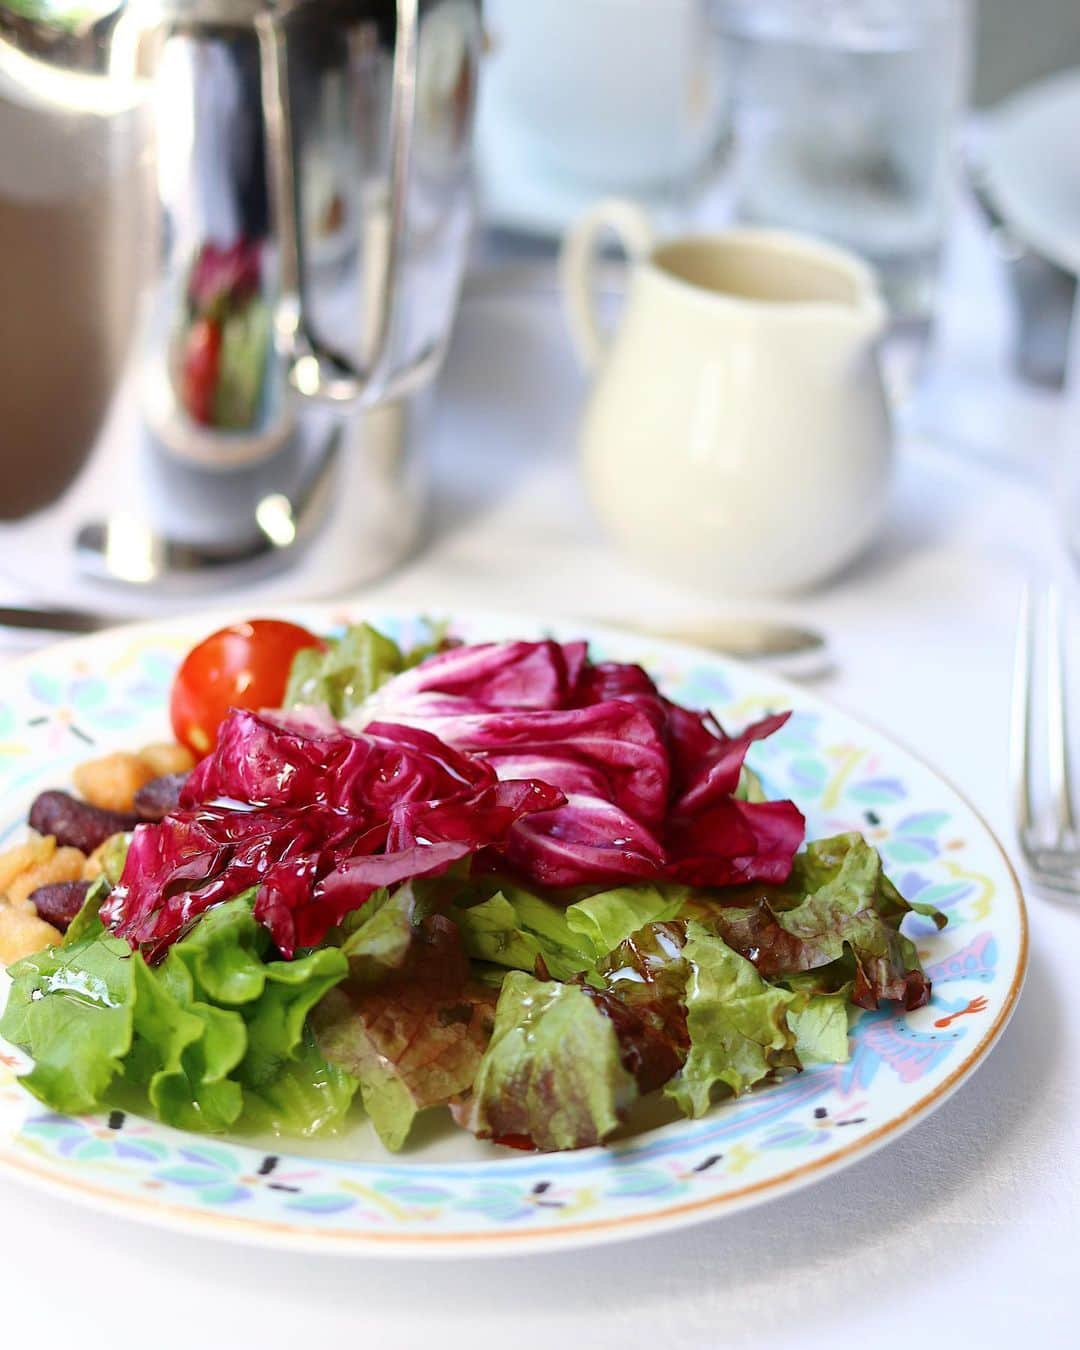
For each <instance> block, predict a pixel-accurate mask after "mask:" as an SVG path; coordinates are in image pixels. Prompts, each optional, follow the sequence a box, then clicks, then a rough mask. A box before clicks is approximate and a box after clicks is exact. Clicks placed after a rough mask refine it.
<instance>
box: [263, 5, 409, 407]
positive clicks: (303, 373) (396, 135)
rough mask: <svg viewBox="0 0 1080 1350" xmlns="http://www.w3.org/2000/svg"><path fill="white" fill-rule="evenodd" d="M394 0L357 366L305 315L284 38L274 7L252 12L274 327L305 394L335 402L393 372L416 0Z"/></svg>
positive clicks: (366, 394) (366, 397) (372, 387)
mask: <svg viewBox="0 0 1080 1350" xmlns="http://www.w3.org/2000/svg"><path fill="white" fill-rule="evenodd" d="M395 7H396V10H397V29H396V35H395V41H394V67H393V88H392V91H391V99H390V147H389V158H390V181H389V193H388V205H387V212H386V243H385V252H384V257H385V262H384V265H383V267H382V268H381V271H380V272H379V275H377V276H376V277H375V278H374V279H373V281H372V279H369V278H368V277H366V276H365V277H364V278H363V279H362V280H363V282H364V284H363V286H362V287H361V293H362V303H363V304H364V305H365V306H368V307H370V308H369V314H370V319H369V320H366V321H365V330H366V332H367V333H368V334H369V335H370V340H369V344H368V350H367V351H366V352H365V354H364V356H365V359H364V362H363V366H362V367H361V368H359V369H357V368H356V367H355V366H353V365H352V363H351V362H348V361H346V360H345V359H343V358H342V357H341V356H339V355H338V354H337V353H335V352H332V351H330V350H329V349H328V348H326V347H325V346H323V345H322V344H321V343H319V342H318V340H317V339H316V338H315V337H314V335H313V333H312V331H311V329H310V327H309V325H308V323H307V321H306V315H305V308H304V298H303V280H302V278H303V245H302V243H301V235H300V227H299V222H298V220H297V200H298V199H297V192H296V178H295V163H296V160H295V146H294V134H293V120H292V109H291V106H290V100H289V84H288V65H287V46H286V40H285V34H284V31H283V28H282V24H281V19H280V17H279V16H278V15H277V14H275V13H274V12H273V11H263V12H262V13H261V14H260V15H259V17H258V18H257V19H256V28H257V32H258V37H259V54H260V66H261V75H262V102H263V119H264V121H265V124H266V141H267V162H268V165H269V170H270V175H269V176H270V190H271V195H272V204H273V213H274V219H275V221H276V222H277V235H278V244H279V249H280V254H279V258H280V262H279V266H280V278H281V302H280V304H279V305H278V312H277V318H276V329H277V335H278V339H279V344H280V346H281V348H282V349H283V350H284V352H285V354H286V355H287V357H288V359H289V380H290V383H291V384H292V385H293V387H294V388H295V389H296V390H297V391H298V392H299V393H300V394H303V395H305V396H306V397H308V398H316V399H323V400H327V401H329V402H332V403H353V402H357V401H364V402H370V401H372V400H373V399H375V398H377V397H378V396H379V395H380V394H381V393H382V391H383V390H384V389H385V387H386V385H387V384H388V383H389V381H390V378H391V372H390V370H389V365H390V359H391V355H392V352H391V339H392V336H393V312H392V311H393V300H394V295H395V293H396V291H397V281H398V272H399V266H400V257H401V252H402V249H403V247H404V233H405V214H406V213H405V203H406V197H407V191H408V180H409V161H410V152H411V148H412V137H413V125H414V121H415V112H416V63H417V45H418V30H419V0H396V6H395Z"/></svg>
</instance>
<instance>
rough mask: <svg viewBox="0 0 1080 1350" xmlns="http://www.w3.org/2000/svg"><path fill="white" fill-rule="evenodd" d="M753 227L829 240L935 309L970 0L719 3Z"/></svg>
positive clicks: (741, 204) (891, 289)
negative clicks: (860, 255)
mask: <svg viewBox="0 0 1080 1350" xmlns="http://www.w3.org/2000/svg"><path fill="white" fill-rule="evenodd" d="M719 12H720V16H721V23H722V28H723V33H724V40H725V44H726V46H727V55H728V62H729V69H730V72H731V76H730V78H731V79H732V81H733V90H734V106H733V118H734V134H735V156H734V169H733V175H734V194H735V209H736V213H737V214H738V215H739V217H740V218H742V219H743V220H745V221H748V222H751V223H754V224H759V225H773V226H780V227H783V228H789V229H795V230H802V231H806V232H808V233H811V234H818V235H822V236H824V237H825V238H827V239H830V240H832V241H833V242H835V243H838V244H841V245H843V246H844V247H847V248H850V249H854V250H855V251H856V252H858V253H860V254H862V256H863V257H864V258H865V259H866V260H867V261H868V262H870V263H871V264H873V266H874V267H876V269H877V270H878V272H879V275H880V277H881V282H882V287H883V290H884V293H885V295H886V298H887V299H888V301H889V303H890V306H891V307H892V310H893V313H894V315H895V316H896V317H897V318H899V319H916V320H918V319H926V318H929V317H930V315H931V313H932V310H933V301H934V290H935V283H936V275H937V270H938V256H939V252H940V248H941V240H942V235H943V232H944V226H945V221H946V211H947V204H948V196H949V185H950V179H951V173H950V168H951V159H952V136H953V130H954V127H955V123H956V119H957V115H958V113H959V111H960V109H961V108H962V107H963V104H964V101H965V97H966V92H967V83H968V69H969V64H970V48H971V31H972V30H971V6H970V3H969V0H721V3H720V8H719Z"/></svg>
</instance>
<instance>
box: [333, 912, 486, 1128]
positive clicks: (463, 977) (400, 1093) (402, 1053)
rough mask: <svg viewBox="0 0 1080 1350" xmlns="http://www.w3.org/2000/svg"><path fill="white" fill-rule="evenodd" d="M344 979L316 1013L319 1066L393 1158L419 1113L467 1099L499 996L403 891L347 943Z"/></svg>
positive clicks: (442, 922) (447, 927) (442, 918)
mask: <svg viewBox="0 0 1080 1350" xmlns="http://www.w3.org/2000/svg"><path fill="white" fill-rule="evenodd" d="M344 952H345V955H346V957H347V959H348V961H349V968H350V973H349V978H348V979H347V980H346V981H344V982H343V983H342V984H340V985H339V986H338V987H337V988H335V989H333V990H332V991H330V992H329V993H328V994H327V995H326V997H324V998H323V999H322V1000H321V1001H320V1003H319V1004H318V1006H317V1007H316V1008H315V1009H314V1011H313V1013H312V1018H311V1025H312V1028H313V1030H314V1033H315V1036H316V1039H317V1043H318V1046H319V1050H320V1052H321V1053H322V1055H324V1056H325V1058H326V1059H327V1060H328V1061H329V1062H330V1063H331V1064H334V1065H337V1066H338V1067H339V1068H340V1069H342V1070H344V1071H345V1072H346V1073H348V1074H350V1075H351V1076H352V1077H353V1078H354V1079H355V1080H356V1081H357V1082H358V1083H359V1085H360V1095H361V1097H362V1099H363V1102H364V1109H365V1110H366V1111H367V1113H368V1115H369V1116H370V1117H371V1121H372V1124H373V1125H374V1126H375V1129H376V1131H377V1132H378V1135H379V1138H380V1139H381V1140H382V1142H383V1143H384V1144H385V1145H386V1147H387V1148H389V1149H393V1150H396V1149H399V1148H401V1147H402V1146H403V1145H404V1143H405V1142H406V1140H407V1138H408V1135H409V1132H410V1130H411V1128H412V1124H413V1121H414V1119H415V1118H416V1116H417V1115H418V1114H419V1112H421V1111H423V1110H425V1109H427V1108H428V1107H431V1106H439V1105H445V1104H446V1103H447V1102H449V1101H450V1100H451V1098H453V1097H455V1096H457V1095H459V1094H460V1093H463V1092H466V1091H468V1089H469V1087H470V1086H471V1085H472V1082H473V1079H474V1077H475V1075H476V1070H477V1066H478V1065H479V1063H480V1059H481V1056H482V1055H483V1053H484V1050H485V1049H486V1047H487V1044H488V1040H489V1038H490V1036H491V1029H492V1024H493V1018H494V1008H495V1000H496V998H497V991H496V990H495V989H493V988H492V987H491V986H490V985H487V984H482V983H480V982H479V981H477V980H475V979H473V978H472V973H471V971H470V967H469V962H468V959H467V957H466V954H465V951H464V949H463V947H462V936H461V933H460V931H459V930H458V928H457V926H456V925H455V924H454V922H453V921H452V920H451V919H450V918H448V917H447V916H446V915H444V914H428V913H425V912H424V906H423V905H422V904H421V903H420V902H418V901H417V899H416V897H415V895H414V893H413V890H412V887H410V886H403V887H401V889H400V890H399V891H397V892H395V893H394V895H393V896H391V897H390V898H389V899H388V900H386V901H385V902H384V903H383V905H382V907H381V908H380V909H379V910H378V912H377V913H376V914H375V915H373V916H372V917H371V918H370V919H369V921H368V922H367V923H365V924H363V925H361V927H360V928H358V929H357V930H356V932H355V933H353V934H352V936H351V937H350V938H349V939H348V941H347V942H346V943H345V948H344Z"/></svg>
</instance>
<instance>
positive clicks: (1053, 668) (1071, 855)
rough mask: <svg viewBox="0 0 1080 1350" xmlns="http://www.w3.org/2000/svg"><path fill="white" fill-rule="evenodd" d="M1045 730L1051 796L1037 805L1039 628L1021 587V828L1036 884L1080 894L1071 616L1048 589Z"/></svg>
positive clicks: (1015, 748)
mask: <svg viewBox="0 0 1080 1350" xmlns="http://www.w3.org/2000/svg"><path fill="white" fill-rule="evenodd" d="M1045 609H1046V639H1045V647H1046V653H1045V686H1046V709H1045V733H1046V761H1047V766H1048V769H1049V789H1050V796H1049V801H1048V802H1047V803H1046V804H1045V806H1040V805H1039V804H1038V801H1037V796H1038V794H1037V793H1036V790H1035V787H1034V784H1033V781H1032V780H1033V767H1032V740H1033V733H1032V727H1033V722H1034V720H1035V718H1034V698H1033V695H1032V687H1033V684H1034V678H1033V671H1034V667H1035V661H1034V657H1035V642H1036V632H1037V628H1038V623H1037V616H1036V613H1035V606H1034V605H1033V603H1032V598H1031V589H1030V587H1028V586H1025V587H1024V593H1023V595H1022V596H1021V600H1020V619H1019V623H1018V625H1017V630H1016V656H1015V664H1014V666H1013V693H1012V724H1011V736H1010V742H1011V744H1010V752H1011V754H1010V759H1011V765H1010V767H1011V778H1012V791H1013V800H1014V803H1015V811H1016V829H1017V834H1018V836H1019V839H1020V850H1021V852H1022V853H1023V855H1024V861H1025V863H1026V864H1027V870H1028V872H1029V874H1030V875H1031V879H1032V880H1033V881H1034V882H1035V884H1036V885H1037V886H1039V887H1041V888H1042V889H1044V890H1047V891H1052V892H1054V893H1055V894H1058V895H1066V896H1071V897H1072V898H1074V899H1080V832H1078V831H1077V825H1076V821H1077V816H1078V815H1080V807H1078V806H1077V801H1076V797H1075V795H1074V793H1073V787H1072V766H1071V763H1070V751H1069V722H1068V700H1067V696H1066V688H1067V681H1066V673H1065V671H1066V664H1065V663H1066V656H1065V648H1066V626H1065V625H1066V619H1065V614H1064V611H1063V609H1062V605H1061V597H1060V595H1059V593H1058V591H1057V589H1056V588H1053V587H1051V588H1050V590H1049V591H1048V592H1047V595H1046V605H1045Z"/></svg>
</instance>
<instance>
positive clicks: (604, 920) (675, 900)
mask: <svg viewBox="0 0 1080 1350" xmlns="http://www.w3.org/2000/svg"><path fill="white" fill-rule="evenodd" d="M689 894H690V888H689V887H688V886H676V885H667V886H658V885H648V884H645V885H640V886H619V887H616V888H615V889H614V890H610V891H601V892H600V893H599V894H597V895H590V896H587V897H586V898H585V899H584V900H579V901H578V902H577V903H576V904H573V905H570V906H569V908H568V909H567V911H566V923H567V927H568V928H569V929H570V931H571V932H572V933H574V934H576V935H577V936H578V937H579V938H581V939H582V941H583V942H584V943H586V944H587V945H588V948H589V951H590V953H591V956H592V958H593V959H594V960H596V959H599V958H600V957H601V956H606V955H607V953H608V952H610V951H613V950H614V949H615V948H616V947H617V946H618V945H619V943H620V942H624V941H625V940H626V939H627V938H628V937H629V936H630V934H631V933H636V932H637V931H638V929H639V928H644V926H645V925H646V924H648V923H666V922H667V920H669V919H674V918H675V916H676V915H677V914H678V913H679V911H680V910H681V909H682V907H683V905H684V904H685V902H686V899H687V897H688V895H689Z"/></svg>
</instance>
